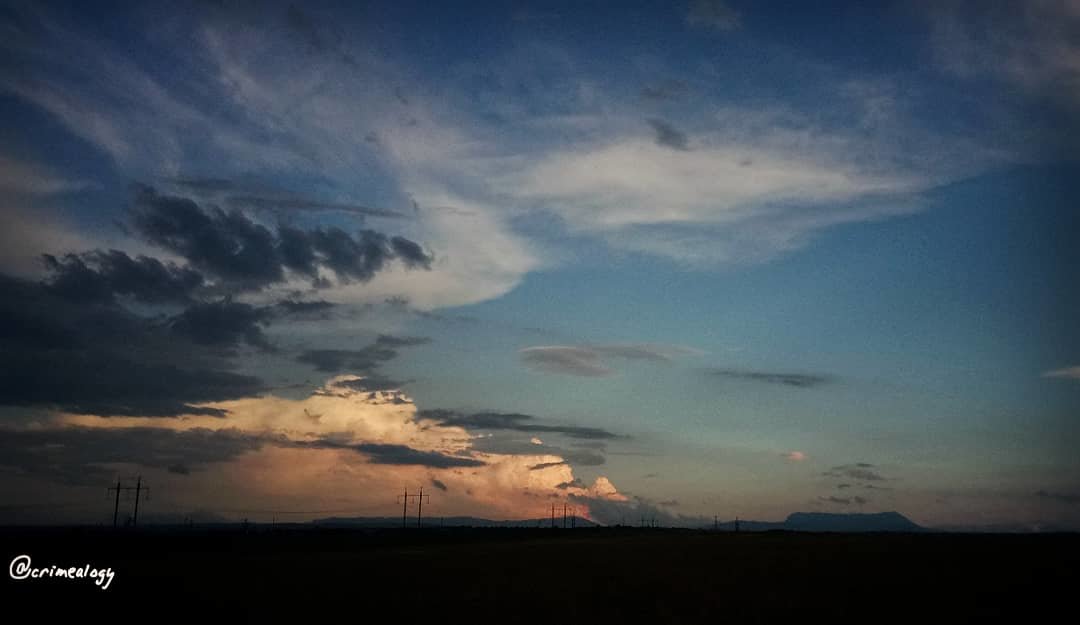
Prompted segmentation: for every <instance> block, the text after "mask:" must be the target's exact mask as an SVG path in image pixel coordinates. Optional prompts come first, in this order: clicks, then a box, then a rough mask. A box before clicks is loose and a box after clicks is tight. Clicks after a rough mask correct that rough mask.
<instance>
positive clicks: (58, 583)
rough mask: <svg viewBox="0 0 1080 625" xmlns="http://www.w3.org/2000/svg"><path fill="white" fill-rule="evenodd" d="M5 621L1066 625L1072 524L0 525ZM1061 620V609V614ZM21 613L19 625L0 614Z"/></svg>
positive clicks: (1074, 545) (1070, 603) (1072, 586)
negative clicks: (1066, 530)
mask: <svg viewBox="0 0 1080 625" xmlns="http://www.w3.org/2000/svg"><path fill="white" fill-rule="evenodd" d="M0 545H2V555H3V557H4V566H5V567H7V566H8V565H9V564H10V562H11V560H12V558H14V557H15V556H16V555H19V554H29V555H30V556H31V557H32V559H33V565H34V566H35V567H42V566H48V565H51V564H56V565H63V566H65V567H66V566H81V565H83V564H90V565H91V567H112V568H113V570H114V571H116V576H115V579H114V580H113V582H112V585H111V587H110V588H109V589H108V590H104V591H103V590H101V589H100V588H98V587H96V586H95V585H94V583H93V582H92V581H90V580H88V579H79V580H68V579H35V580H23V581H13V580H12V579H11V578H10V577H9V575H8V573H6V572H5V573H4V575H3V577H4V583H3V586H2V587H3V600H4V601H3V605H4V609H5V612H7V614H8V615H9V616H11V615H14V614H16V612H14V611H13V608H14V606H17V605H20V604H21V605H25V606H27V607H29V608H30V609H31V611H30V612H29V613H26V615H27V616H26V617H24V618H27V617H29V618H28V619H27V620H28V621H30V622H50V623H51V622H57V621H56V620H55V616H57V615H58V614H59V613H61V612H74V613H75V615H77V617H78V618H77V620H75V621H72V622H93V621H96V620H99V618H101V617H105V618H109V619H110V620H111V621H112V622H140V623H155V622H211V621H213V622H218V619H221V618H225V617H228V619H229V621H226V622H230V621H231V622H237V621H241V622H242V621H245V620H258V621H263V622H265V621H280V620H296V619H302V622H323V621H330V620H333V621H341V622H358V623H392V622H401V623H419V622H466V621H467V622H479V623H513V622H548V623H554V622H565V623H579V622H580V623H596V622H626V623H630V622H641V623H691V622H710V623H729V622H730V623H766V622H779V621H781V619H783V620H787V619H798V620H799V621H810V620H811V619H812V620H813V622H819V621H821V622H866V623H880V622H912V621H918V622H923V621H925V622H933V623H950V622H985V621H986V620H1008V621H1013V622H1051V621H1055V622H1071V621H1072V618H1073V617H1074V616H1075V615H1074V614H1072V609H1073V608H1074V606H1075V605H1076V603H1075V600H1076V597H1075V594H1076V592H1077V588H1076V583H1075V580H1076V579H1077V576H1076V574H1075V571H1076V565H1077V564H1078V560H1080V558H1078V555H1080V549H1078V547H1080V536H1078V535H946V534H919V535H886V534H880V535H872V534H847V535H845V534H794V533H771V532H770V533H741V534H731V533H710V532H699V531H680V530H660V529H653V530H639V529H633V530H631V529H610V528H608V529H577V530H551V529H544V530H538V529H483V530H468V529H453V530H450V529H447V530H439V529H424V530H380V531H363V530H277V531H268V530H262V529H260V530H259V531H254V532H251V531H249V532H241V531H233V530H217V531H199V530H187V531H175V532H166V531H162V530H153V529H150V530H145V531H142V530H141V531H140V532H139V533H137V534H136V533H130V532H117V533H113V532H107V531H102V530H96V529H95V530H89V529H83V530H75V529H50V530H0ZM1062 610H1063V612H1061V615H1060V616H1057V613H1058V612H1059V611H1062ZM8 622H16V621H8Z"/></svg>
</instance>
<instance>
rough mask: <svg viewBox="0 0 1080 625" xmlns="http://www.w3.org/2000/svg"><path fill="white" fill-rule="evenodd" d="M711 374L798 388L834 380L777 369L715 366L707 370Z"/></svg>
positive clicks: (825, 376)
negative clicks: (764, 369) (763, 369)
mask: <svg viewBox="0 0 1080 625" xmlns="http://www.w3.org/2000/svg"><path fill="white" fill-rule="evenodd" d="M707 371H708V373H709V374H710V375H714V376H717V377H722V378H731V379H735V380H749V381H751V382H763V383H765V384H780V385H782V386H794V387H797V388H809V387H814V386H821V385H822V384H827V383H828V382H831V381H832V378H831V377H829V376H827V375H815V374H806V373H783V372H777V371H750V370H746V369H730V368H714V369H708V370H707Z"/></svg>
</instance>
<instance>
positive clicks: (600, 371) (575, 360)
mask: <svg viewBox="0 0 1080 625" xmlns="http://www.w3.org/2000/svg"><path fill="white" fill-rule="evenodd" d="M518 353H520V354H521V361H522V362H524V363H525V365H526V366H528V367H529V368H531V369H534V370H536V371H543V372H545V373H561V374H565V375H576V376H580V377H590V378H596V377H606V376H610V375H614V373H615V372H614V371H613V370H611V369H610V368H608V367H607V366H606V365H604V363H603V362H602V361H601V359H600V354H598V353H596V352H595V351H592V350H590V349H588V348H582V347H570V346H563V345H550V346H542V347H527V348H525V349H522V350H521V351H520V352H518Z"/></svg>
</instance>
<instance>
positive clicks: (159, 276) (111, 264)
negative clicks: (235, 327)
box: [43, 250, 205, 304]
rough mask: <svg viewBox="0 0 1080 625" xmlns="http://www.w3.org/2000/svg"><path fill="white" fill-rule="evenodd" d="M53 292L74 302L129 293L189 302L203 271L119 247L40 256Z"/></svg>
mask: <svg viewBox="0 0 1080 625" xmlns="http://www.w3.org/2000/svg"><path fill="white" fill-rule="evenodd" d="M43 258H44V260H45V267H46V269H47V270H48V271H49V272H50V273H51V277H50V279H49V281H48V284H49V287H50V288H51V289H52V290H53V292H55V293H57V294H58V295H60V296H61V297H63V298H65V299H68V300H73V301H80V300H82V301H91V302H109V301H111V300H113V299H114V298H115V297H116V296H118V295H120V296H129V297H131V298H133V299H135V300H137V301H139V302H143V303H149V304H157V303H181V304H182V303H188V302H191V301H192V298H193V296H194V295H195V294H196V292H197V291H198V290H199V289H200V288H201V287H202V286H203V284H204V282H205V279H204V278H203V276H202V274H201V273H199V272H198V271H195V270H194V269H192V268H190V267H181V266H178V265H176V264H175V263H171V262H163V261H161V260H158V259H156V258H152V257H149V256H138V257H136V258H132V257H130V256H128V255H127V254H126V253H125V252H122V251H119V250H108V251H101V250H99V251H94V252H87V253H84V254H67V255H64V256H63V257H61V258H57V257H55V256H53V255H51V254H45V255H44V256H43Z"/></svg>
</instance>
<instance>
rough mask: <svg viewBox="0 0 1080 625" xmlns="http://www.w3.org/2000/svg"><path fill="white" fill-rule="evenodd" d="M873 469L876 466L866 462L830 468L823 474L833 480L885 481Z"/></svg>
mask: <svg viewBox="0 0 1080 625" xmlns="http://www.w3.org/2000/svg"><path fill="white" fill-rule="evenodd" d="M873 467H874V465H872V464H868V463H866V462H858V463H855V464H841V465H837V466H835V467H832V468H830V469H829V470H828V471H825V472H824V473H822V475H824V476H825V477H833V478H851V479H854V480H862V481H864V482H880V481H884V480H885V477H883V476H882V475H881V474H880V473H878V472H877V471H874V470H873Z"/></svg>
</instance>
